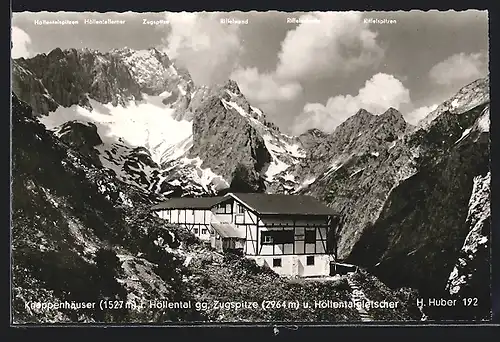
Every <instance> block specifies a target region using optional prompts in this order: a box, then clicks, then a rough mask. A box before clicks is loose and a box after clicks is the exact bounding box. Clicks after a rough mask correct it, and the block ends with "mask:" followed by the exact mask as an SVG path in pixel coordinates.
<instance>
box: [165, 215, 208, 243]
mask: <svg viewBox="0 0 500 342" xmlns="http://www.w3.org/2000/svg"><path fill="white" fill-rule="evenodd" d="M157 215H158V216H159V217H160V218H162V219H165V220H168V222H170V223H176V224H179V225H181V226H183V227H185V228H186V229H188V230H189V231H190V232H191V233H193V234H194V235H195V236H197V237H198V238H199V239H201V240H204V241H208V240H209V239H210V231H211V229H212V228H211V227H210V222H211V220H212V215H213V214H212V212H211V211H210V210H201V209H171V210H161V211H157Z"/></svg>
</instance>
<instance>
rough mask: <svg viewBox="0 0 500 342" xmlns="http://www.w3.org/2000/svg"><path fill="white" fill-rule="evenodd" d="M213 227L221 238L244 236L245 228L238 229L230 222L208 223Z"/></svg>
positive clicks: (242, 237)
mask: <svg viewBox="0 0 500 342" xmlns="http://www.w3.org/2000/svg"><path fill="white" fill-rule="evenodd" d="M210 225H211V226H212V228H213V229H215V231H216V232H217V233H219V235H220V236H221V237H222V238H238V239H244V238H245V230H244V229H238V228H236V226H235V225H233V224H231V223H216V222H212V223H210Z"/></svg>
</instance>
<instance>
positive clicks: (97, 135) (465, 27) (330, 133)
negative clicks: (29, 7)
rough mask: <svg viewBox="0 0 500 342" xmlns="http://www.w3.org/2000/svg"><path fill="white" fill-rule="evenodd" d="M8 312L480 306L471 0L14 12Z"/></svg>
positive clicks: (176, 315) (40, 321)
mask: <svg viewBox="0 0 500 342" xmlns="http://www.w3.org/2000/svg"><path fill="white" fill-rule="evenodd" d="M11 38H12V39H11V72H12V73H11V81H12V82H11V135H12V143H11V158H12V162H11V170H12V171H11V234H10V236H11V241H10V247H11V250H10V255H11V260H10V265H11V279H10V283H11V293H10V297H11V310H10V312H11V324H12V325H37V326H38V325H42V326H43V325H54V324H58V325H59V324H81V325H93V324H112V325H127V326H128V325H134V324H148V325H160V326H161V325H167V326H170V325H178V324H188V325H189V324H201V325H203V324H207V325H208V324H211V325H219V326H224V324H231V323H245V324H248V325H252V324H261V323H264V324H268V323H270V324H294V325H297V326H300V325H301V324H331V325H341V324H343V325H348V324H356V325H359V324H363V325H365V324H366V325H370V324H376V323H388V324H397V323H405V322H406V323H412V322H413V323H418V324H425V323H429V322H438V323H440V322H445V323H446V322H447V323H464V322H465V323H478V322H486V323H487V322H490V321H491V311H492V305H491V302H492V300H491V237H490V235H491V229H490V226H491V209H490V178H491V172H490V135H489V127H490V95H489V93H490V87H489V84H490V81H489V77H490V75H489V60H490V58H489V40H488V12H487V11H485V10H466V11H451V10H450V11H437V10H433V11H420V10H412V11H393V12H390V11H384V12H382V11H380V12H377V11H370V12H362V11H344V12H340V11H339V12H336V11H329V12H328V11H325V12H323V11H317V12H284V11H283V12H280V11H267V12H266V11H261V12H259V11H249V12H243V11H233V12H206V11H205V12H154V13H153V12H152V13H146V12H145V13H138V12H132V11H129V12H123V13H118V12H107V13H99V12H63V11H60V12H14V13H12V23H11Z"/></svg>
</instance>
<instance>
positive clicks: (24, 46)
mask: <svg viewBox="0 0 500 342" xmlns="http://www.w3.org/2000/svg"><path fill="white" fill-rule="evenodd" d="M31 55H32V51H31V38H30V36H29V35H28V34H27V33H26V32H25V31H23V30H21V29H20V28H19V27H16V26H12V58H20V57H25V58H26V57H30V56H31Z"/></svg>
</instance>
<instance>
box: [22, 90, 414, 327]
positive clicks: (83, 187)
mask: <svg viewBox="0 0 500 342" xmlns="http://www.w3.org/2000/svg"><path fill="white" fill-rule="evenodd" d="M12 124H13V126H12V129H13V130H12V133H13V134H12V136H13V172H12V174H13V185H12V193H13V202H12V222H13V227H12V267H13V269H12V275H13V279H12V280H13V285H12V286H13V296H12V297H13V302H12V308H13V322H14V323H38V324H40V323H92V322H107V323H112V322H115V323H134V322H142V323H163V322H179V321H211V322H235V321H247V322H253V321H292V322H296V321H311V322H312V321H314V322H317V321H325V322H332V321H356V320H360V319H361V317H360V316H359V314H358V313H357V311H356V310H355V309H354V308H351V309H349V308H346V309H336V310H324V309H314V308H313V307H310V308H309V309H298V310H290V309H289V308H287V307H277V308H275V309H272V310H262V309H261V308H260V307H259V308H257V309H248V308H242V309H234V308H233V309H227V308H226V309H225V308H223V307H214V305H213V303H214V302H215V301H231V302H243V301H248V302H250V301H252V302H256V303H260V302H262V301H263V300H268V299H273V300H276V301H290V300H293V301H299V300H300V301H301V302H304V301H309V302H311V303H313V302H314V300H317V299H318V298H328V299H330V300H338V301H343V300H346V301H350V300H351V292H352V289H351V288H350V287H349V285H348V284H347V281H346V280H345V279H338V280H336V281H328V282H303V281H302V282H301V281H295V282H294V281H291V280H288V279H284V278H280V277H279V276H277V275H276V274H275V273H274V272H272V271H271V270H269V269H266V268H261V267H258V266H257V265H256V264H255V262H252V261H250V260H247V259H241V258H240V257H236V256H235V257H230V256H228V257H226V258H224V257H223V256H221V255H220V254H218V253H215V252H213V251H212V250H210V249H207V248H206V247H204V246H203V245H202V243H201V242H200V241H199V240H197V239H196V238H195V237H194V236H193V235H191V234H190V233H188V232H186V231H185V230H184V229H182V228H181V227H177V226H174V225H168V224H165V222H164V221H163V220H161V219H159V218H158V217H156V216H154V215H153V214H152V213H150V212H149V210H148V207H149V205H150V204H151V203H152V202H153V201H154V200H155V199H154V198H151V197H148V196H145V195H144V192H143V191H140V190H139V189H138V188H137V187H135V186H131V185H129V184H127V183H125V182H123V181H121V180H119V179H117V178H116V176H115V174H114V173H113V172H110V171H109V170H108V169H106V168H102V167H101V165H100V163H99V159H96V158H94V156H92V155H89V154H88V153H87V152H88V150H87V149H88V148H89V147H90V146H92V145H94V144H97V143H99V141H98V140H97V136H96V135H95V127H93V126H91V125H87V126H85V127H83V129H82V124H80V123H71V125H73V126H75V128H76V130H81V132H82V134H81V135H80V137H85V140H88V145H86V146H85V145H83V144H77V145H75V144H74V141H75V139H68V140H67V141H68V143H66V142H64V139H65V137H66V138H68V136H66V135H65V134H64V133H63V132H60V133H61V138H58V137H57V136H56V134H54V133H52V132H49V131H47V130H46V129H45V127H44V125H42V124H41V123H40V122H39V121H38V119H37V118H36V117H35V116H34V115H33V114H32V111H31V108H30V107H29V106H28V105H27V104H26V103H24V102H22V101H20V100H19V99H18V98H17V96H16V95H14V94H13V96H12ZM87 127H88V128H87ZM235 284H236V285H235ZM388 293H389V294H390V295H391V296H393V300H395V301H397V302H398V303H399V305H400V307H401V308H402V309H401V310H400V311H398V314H397V319H400V320H406V319H411V318H412V317H413V315H412V313H411V310H410V309H409V306H408V305H407V303H406V301H405V299H404V298H403V297H401V296H399V295H398V293H396V292H394V293H393V292H391V291H390V290H388V289H386V288H381V289H379V290H377V291H376V292H375V293H374V295H387V294H388ZM101 300H105V301H107V303H108V304H109V303H124V304H122V305H121V306H120V307H115V308H107V309H106V308H104V309H103V308H101V305H100V303H101ZM110 301H111V302H110ZM150 301H153V302H154V303H156V301H181V302H191V303H192V306H191V307H189V308H183V309H168V308H155V307H151V306H150ZM66 302H67V303H69V304H70V306H69V307H64V306H61V305H60V306H59V307H54V306H53V307H51V308H47V307H43V306H42V305H41V304H42V303H43V304H47V303H51V304H52V305H59V304H60V303H63V304H64V303H66ZM195 302H198V303H206V307H205V306H203V307H201V306H199V307H197V306H195V304H194V303H195ZM82 303H85V305H86V307H84V308H82V307H81V305H82ZM125 303H127V304H126V305H125ZM89 304H90V305H89ZM71 305H73V306H72V307H71ZM394 317H396V316H394V310H387V311H385V312H384V313H382V315H381V316H380V319H381V320H388V319H392V318H394Z"/></svg>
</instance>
